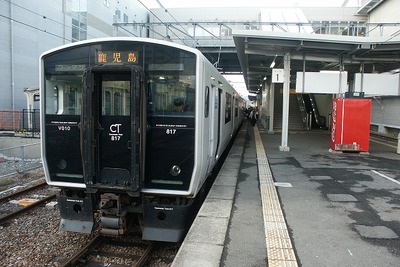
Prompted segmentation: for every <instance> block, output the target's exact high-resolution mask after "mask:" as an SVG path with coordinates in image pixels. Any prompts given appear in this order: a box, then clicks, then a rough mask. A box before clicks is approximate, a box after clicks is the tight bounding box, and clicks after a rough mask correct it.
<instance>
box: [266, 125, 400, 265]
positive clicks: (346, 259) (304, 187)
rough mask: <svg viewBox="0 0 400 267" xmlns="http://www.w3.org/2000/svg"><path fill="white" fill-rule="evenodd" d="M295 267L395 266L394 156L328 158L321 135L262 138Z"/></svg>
mask: <svg viewBox="0 0 400 267" xmlns="http://www.w3.org/2000/svg"><path fill="white" fill-rule="evenodd" d="M260 135H261V138H262V140H263V144H264V148H265V150H266V154H267V157H268V161H269V164H270V168H271V170H272V173H273V178H274V180H275V181H276V182H282V183H290V184H291V185H292V187H278V193H279V196H280V199H281V205H282V208H283V212H284V214H285V218H286V221H287V225H288V227H289V230H290V232H291V238H292V241H293V245H294V247H295V251H296V254H297V258H298V263H299V265H301V266H305V267H306V266H400V239H399V236H400V183H399V181H400V155H398V154H396V149H395V148H393V147H387V146H384V145H383V144H380V143H374V142H371V143H370V151H369V153H337V152H330V151H329V133H328V132H326V131H311V132H296V133H291V134H289V138H288V146H289V147H290V151H289V152H281V151H279V145H280V142H281V134H280V133H276V134H273V135H271V134H268V133H267V132H266V131H260Z"/></svg>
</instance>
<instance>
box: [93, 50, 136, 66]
mask: <svg viewBox="0 0 400 267" xmlns="http://www.w3.org/2000/svg"><path fill="white" fill-rule="evenodd" d="M96 58H97V63H98V64H112V63H130V64H136V63H138V53H137V52H136V51H97V57H96Z"/></svg>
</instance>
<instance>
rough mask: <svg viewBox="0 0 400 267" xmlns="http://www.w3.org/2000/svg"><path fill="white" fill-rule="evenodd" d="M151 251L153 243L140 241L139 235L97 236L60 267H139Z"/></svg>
mask: <svg viewBox="0 0 400 267" xmlns="http://www.w3.org/2000/svg"><path fill="white" fill-rule="evenodd" d="M153 249H154V243H153V242H149V241H143V240H141V238H140V235H136V236H126V237H108V236H102V235H98V236H96V237H94V238H93V239H92V240H91V241H90V242H89V243H88V244H87V245H86V246H84V247H82V248H81V249H80V250H79V251H78V252H77V253H76V254H74V255H73V256H72V257H70V258H69V259H67V260H66V261H64V262H63V263H61V265H60V266H62V267H75V266H81V267H83V266H91V267H95V266H99V267H100V266H112V267H127V266H135V267H141V266H144V264H145V263H146V261H147V259H148V257H149V256H150V255H151V253H152V251H153Z"/></svg>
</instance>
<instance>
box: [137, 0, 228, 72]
mask: <svg viewBox="0 0 400 267" xmlns="http://www.w3.org/2000/svg"><path fill="white" fill-rule="evenodd" d="M156 1H157V3H158V4H159V5H160V7H161V8H162V9H164V11H165V12H166V13H168V15H169V16H170V17H171V18H172V19H173V20H174V21H175V22H176V23H177V24H178V25H179V26H180V27H181V28H182V29H183V32H182V31H181V30H179V29H178V28H177V27H175V26H173V25H171V24H169V25H167V22H164V21H162V19H160V18H159V17H158V16H157V15H156V14H154V12H152V11H151V10H150V9H149V8H148V7H147V6H146V5H144V4H143V3H142V2H141V1H140V0H138V2H139V3H140V4H141V5H142V6H143V7H144V8H146V9H147V10H148V11H149V12H150V13H151V14H152V15H153V16H154V17H155V18H157V19H158V20H159V21H160V22H161V23H162V24H164V26H165V27H167V29H169V30H171V27H172V28H174V29H175V30H177V31H179V32H181V33H183V34H185V35H187V36H189V37H190V38H191V39H192V40H193V41H194V42H195V44H196V45H197V48H198V49H199V50H200V51H201V50H202V49H201V45H200V43H199V42H198V41H197V40H196V38H194V36H192V35H191V34H190V33H188V32H187V30H186V29H185V28H184V27H183V26H182V24H181V23H180V22H179V21H178V20H177V19H176V18H175V17H174V16H173V15H172V14H171V12H169V11H168V9H167V8H165V7H164V6H163V5H162V3H161V2H160V0H156ZM196 25H197V24H196ZM198 26H200V25H198ZM200 27H201V28H202V29H204V30H205V31H207V29H205V28H204V27H202V26H200ZM171 32H172V33H173V34H174V35H175V36H176V37H177V38H178V39H179V40H180V41H181V42H182V43H183V44H185V45H187V44H186V43H185V42H184V40H182V39H181V38H180V37H179V36H178V35H177V34H176V33H175V32H174V31H173V30H171ZM209 33H210V32H209ZM210 34H211V35H213V36H214V37H216V38H218V37H217V36H215V35H214V34H212V33H210ZM219 39H220V38H219ZM221 49H222V47H221V46H220V49H219V53H218V59H217V60H215V59H214V57H212V56H211V55H210V54H209V53H207V52H204V51H202V52H203V53H206V54H207V55H208V56H209V57H210V58H211V59H212V60H213V61H215V62H214V63H213V65H214V66H218V64H219V60H220V55H221Z"/></svg>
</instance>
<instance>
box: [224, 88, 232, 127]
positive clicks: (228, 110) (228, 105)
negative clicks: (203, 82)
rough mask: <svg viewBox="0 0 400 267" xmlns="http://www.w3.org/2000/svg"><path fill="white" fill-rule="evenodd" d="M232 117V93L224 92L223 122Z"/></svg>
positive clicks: (228, 120)
mask: <svg viewBox="0 0 400 267" xmlns="http://www.w3.org/2000/svg"><path fill="white" fill-rule="evenodd" d="M231 117H232V95H231V94H229V93H226V94H225V123H228V122H230V121H231V119H232V118H231Z"/></svg>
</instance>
